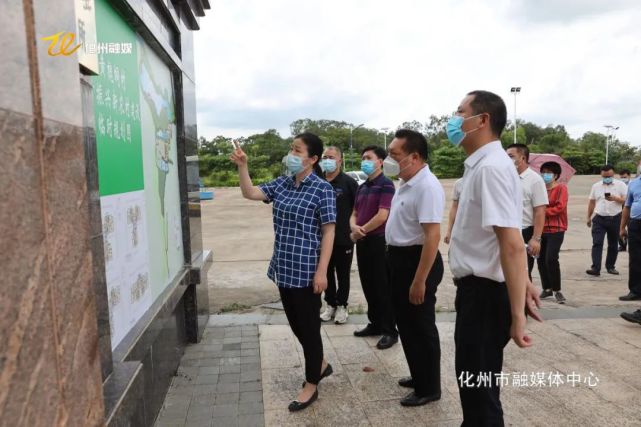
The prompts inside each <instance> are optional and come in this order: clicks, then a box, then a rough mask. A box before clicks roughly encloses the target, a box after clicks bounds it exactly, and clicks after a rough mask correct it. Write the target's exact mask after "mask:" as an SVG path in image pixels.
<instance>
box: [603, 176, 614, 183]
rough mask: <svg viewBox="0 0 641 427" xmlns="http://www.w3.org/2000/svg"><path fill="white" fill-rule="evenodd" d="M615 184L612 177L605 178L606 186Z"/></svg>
mask: <svg viewBox="0 0 641 427" xmlns="http://www.w3.org/2000/svg"><path fill="white" fill-rule="evenodd" d="M613 182H614V179H612V177H611V176H608V177H605V178H603V183H604V184H606V185H608V184H612V183H613Z"/></svg>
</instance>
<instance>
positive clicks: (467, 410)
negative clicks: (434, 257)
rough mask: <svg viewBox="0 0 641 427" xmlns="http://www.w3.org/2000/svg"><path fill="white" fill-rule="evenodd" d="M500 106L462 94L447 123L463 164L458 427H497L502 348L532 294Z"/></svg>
mask: <svg viewBox="0 0 641 427" xmlns="http://www.w3.org/2000/svg"><path fill="white" fill-rule="evenodd" d="M506 121H507V110H506V108H505V103H504V102H503V100H502V99H501V98H500V97H499V96H498V95H495V94H493V93H491V92H486V91H474V92H470V93H469V94H468V95H467V96H466V97H465V98H464V99H463V101H462V102H461V104H460V105H459V107H458V109H457V112H456V113H455V115H454V116H452V117H451V118H450V120H449V121H448V124H447V136H448V139H449V140H450V142H452V143H453V144H455V145H459V144H460V145H461V147H462V148H463V150H464V151H465V153H466V154H467V159H466V160H465V174H464V175H463V190H462V192H461V196H460V198H459V206H458V212H457V214H456V221H455V222H454V229H453V230H452V240H451V242H450V252H449V264H450V268H451V270H452V274H453V276H454V282H455V284H456V286H457V290H456V301H455V307H456V313H457V315H456V326H455V332H454V342H455V346H456V350H455V358H456V360H455V368H456V375H457V380H458V381H457V383H458V387H459V395H460V398H461V406H462V407H463V425H468V424H469V425H503V424H504V422H503V409H502V407H501V401H500V384H498V383H496V382H494V381H489V383H487V382H483V381H478V380H479V379H480V376H481V375H483V376H487V375H489V378H496V375H499V374H500V373H501V370H502V368H503V348H504V347H505V345H507V343H508V342H509V341H510V338H512V339H513V340H514V342H515V343H516V345H518V346H519V347H529V346H530V345H531V343H532V341H531V339H530V337H529V336H527V335H526V333H525V324H526V316H525V312H526V309H527V311H528V312H529V313H530V314H531V315H532V316H533V317H535V318H537V319H539V320H540V316H539V315H538V314H537V313H538V311H537V304H538V303H539V301H538V295H537V290H536V289H535V288H534V286H532V284H531V282H530V281H529V279H528V277H527V267H526V256H525V255H526V254H525V244H524V242H523V237H522V236H521V224H522V222H521V221H522V210H523V206H522V201H521V199H522V190H521V187H520V182H519V176H518V174H517V173H516V170H515V168H514V163H513V162H512V161H511V160H510V158H509V157H508V155H507V154H506V153H505V151H504V150H503V147H502V146H501V142H500V140H499V138H500V135H501V132H502V131H503V128H504V127H505V123H506Z"/></svg>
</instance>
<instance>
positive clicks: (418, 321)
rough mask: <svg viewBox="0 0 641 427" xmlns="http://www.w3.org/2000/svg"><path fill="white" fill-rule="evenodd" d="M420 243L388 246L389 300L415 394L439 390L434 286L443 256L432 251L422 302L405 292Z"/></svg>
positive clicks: (438, 275)
mask: <svg viewBox="0 0 641 427" xmlns="http://www.w3.org/2000/svg"><path fill="white" fill-rule="evenodd" d="M422 249H423V246H409V247H396V246H389V247H388V251H387V253H388V259H389V265H390V270H391V284H392V301H393V302H394V312H395V313H396V326H397V327H398V333H399V335H400V337H401V343H402V344H403V352H404V353H405V359H406V360H407V365H408V366H409V368H410V374H411V375H412V379H413V380H414V391H415V392H416V395H417V396H421V397H425V396H433V395H440V394H441V342H440V340H439V335H438V329H437V328H436V314H435V311H434V308H435V305H436V290H437V288H438V285H439V283H441V280H443V258H441V254H440V252H437V253H436V259H435V260H434V265H433V266H432V269H431V270H430V273H429V274H428V276H427V280H426V281H425V300H424V301H423V304H420V305H414V304H412V303H410V300H409V293H410V287H411V285H412V282H413V281H414V275H415V273H416V268H417V267H418V264H419V261H420V259H421V251H422Z"/></svg>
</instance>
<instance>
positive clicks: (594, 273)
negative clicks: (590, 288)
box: [585, 268, 601, 276]
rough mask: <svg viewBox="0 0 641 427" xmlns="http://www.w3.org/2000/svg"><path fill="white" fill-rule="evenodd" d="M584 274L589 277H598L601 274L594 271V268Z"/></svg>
mask: <svg viewBox="0 0 641 427" xmlns="http://www.w3.org/2000/svg"><path fill="white" fill-rule="evenodd" d="M585 272H586V274H589V275H590V276H600V275H601V272H599V271H596V270H595V269H594V268H591V269H589V270H585Z"/></svg>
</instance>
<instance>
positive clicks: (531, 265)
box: [521, 226, 535, 281]
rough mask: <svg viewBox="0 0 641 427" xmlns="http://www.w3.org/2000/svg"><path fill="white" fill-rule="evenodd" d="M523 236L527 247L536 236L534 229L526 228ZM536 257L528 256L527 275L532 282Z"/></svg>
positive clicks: (522, 231)
mask: <svg viewBox="0 0 641 427" xmlns="http://www.w3.org/2000/svg"><path fill="white" fill-rule="evenodd" d="M521 235H522V236H523V241H524V242H525V244H526V245H527V243H528V242H529V241H530V239H532V236H534V227H533V226H531V227H526V228H524V229H522V230H521ZM534 259H535V258H534V257H533V256H530V254H528V255H527V274H528V276H529V277H530V281H532V270H533V269H534Z"/></svg>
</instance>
